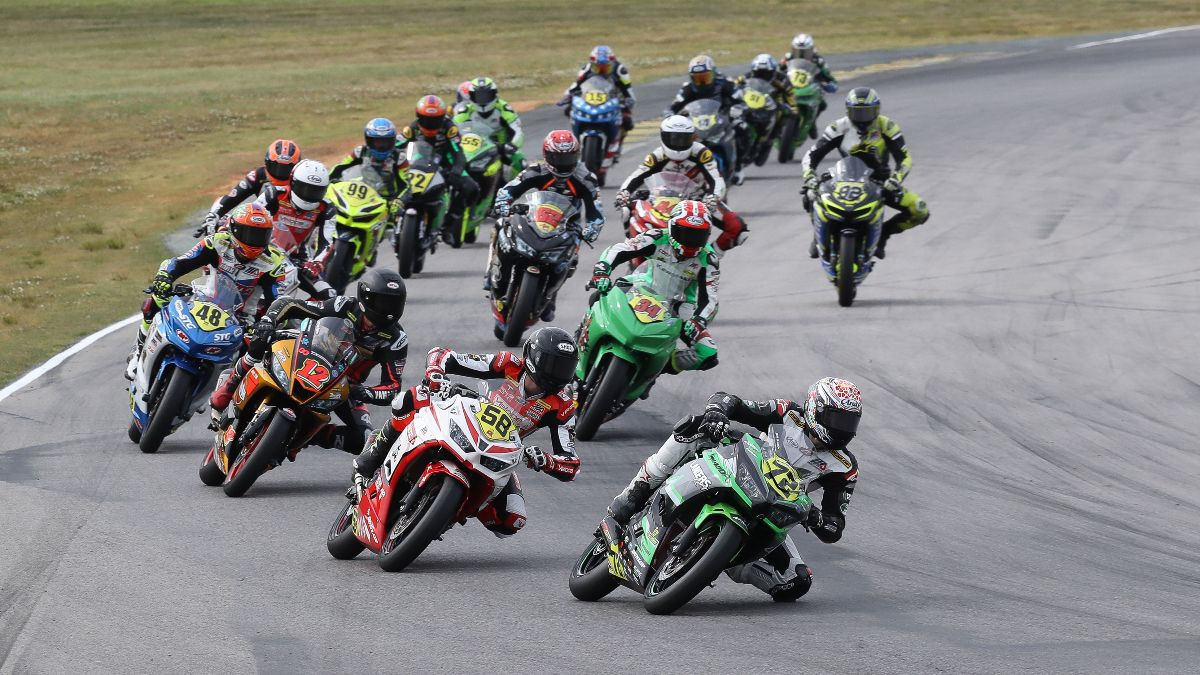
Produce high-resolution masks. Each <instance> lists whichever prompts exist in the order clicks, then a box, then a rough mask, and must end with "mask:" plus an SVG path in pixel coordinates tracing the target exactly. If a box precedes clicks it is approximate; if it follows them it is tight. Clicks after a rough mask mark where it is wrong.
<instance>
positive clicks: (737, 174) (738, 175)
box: [729, 167, 746, 185]
mask: <svg viewBox="0 0 1200 675" xmlns="http://www.w3.org/2000/svg"><path fill="white" fill-rule="evenodd" d="M729 182H730V183H731V184H733V185H741V184H743V183H745V182H746V177H745V176H744V175H743V174H742V169H741V167H738V168H736V169H734V170H733V175H732V176H730V177H729Z"/></svg>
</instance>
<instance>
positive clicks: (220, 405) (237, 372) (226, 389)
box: [208, 356, 257, 417]
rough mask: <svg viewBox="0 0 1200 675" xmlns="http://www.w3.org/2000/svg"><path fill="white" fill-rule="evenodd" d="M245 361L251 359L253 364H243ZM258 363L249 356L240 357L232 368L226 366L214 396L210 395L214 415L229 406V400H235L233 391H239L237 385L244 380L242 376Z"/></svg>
mask: <svg viewBox="0 0 1200 675" xmlns="http://www.w3.org/2000/svg"><path fill="white" fill-rule="evenodd" d="M244 361H251V364H247V365H245V366H243V365H242V363H243V362H244ZM254 363H257V361H255V360H254V359H251V358H250V357H249V356H246V357H243V358H241V359H239V360H238V361H237V362H236V363H234V364H233V367H232V368H226V369H225V370H224V372H222V373H221V376H220V377H219V378H217V386H216V388H214V389H213V393H212V396H209V397H208V407H210V408H212V413H213V416H214V417H215V416H217V415H219V414H220V413H221V411H222V410H224V409H225V408H227V407H229V402H230V401H231V400H233V392H235V391H237V387H238V385H239V384H241V382H242V378H243V377H245V376H246V373H248V372H250V367H251V366H252V365H253V364H254Z"/></svg>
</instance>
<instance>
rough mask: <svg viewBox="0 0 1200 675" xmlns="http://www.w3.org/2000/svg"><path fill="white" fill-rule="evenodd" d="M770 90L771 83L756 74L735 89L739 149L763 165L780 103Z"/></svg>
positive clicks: (768, 154)
mask: <svg viewBox="0 0 1200 675" xmlns="http://www.w3.org/2000/svg"><path fill="white" fill-rule="evenodd" d="M773 93H774V90H773V89H772V87H771V83H770V82H767V81H766V80H764V79H761V78H758V77H751V78H748V79H747V80H746V83H745V84H743V85H742V87H741V88H740V89H738V94H737V96H738V98H739V99H740V101H741V102H740V103H738V104H736V105H735V106H734V108H735V109H736V110H737V113H736V114H735V116H736V115H738V114H740V117H741V120H742V122H743V123H744V125H743V127H742V136H741V144H740V145H739V148H738V151H739V152H743V153H745V155H746V157H748V158H749V159H751V160H753V162H754V165H755V166H762V165H763V164H765V163H766V162H767V157H769V156H770V154H771V143H770V140H769V139H770V138H771V131H772V130H773V129H774V128H775V122H776V118H777V117H778V115H779V104H778V103H776V102H775V98H774V95H773Z"/></svg>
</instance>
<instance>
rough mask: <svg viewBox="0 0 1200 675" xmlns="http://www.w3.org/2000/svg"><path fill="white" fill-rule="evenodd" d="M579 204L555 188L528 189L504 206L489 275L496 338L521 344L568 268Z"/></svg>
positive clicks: (573, 255)
mask: <svg viewBox="0 0 1200 675" xmlns="http://www.w3.org/2000/svg"><path fill="white" fill-rule="evenodd" d="M579 216H580V213H579V208H578V207H577V206H576V204H575V202H574V200H572V199H570V198H569V197H566V196H564V195H561V194H559V193H557V192H550V191H539V192H527V193H525V194H523V195H521V197H520V198H519V199H517V200H516V201H515V202H513V204H512V206H510V207H509V215H508V217H507V218H505V219H504V221H503V222H502V224H501V227H500V231H499V232H498V233H497V234H496V251H497V255H496V258H495V260H493V262H492V267H491V269H490V271H489V274H491V282H492V283H491V301H492V315H493V317H494V318H495V321H496V324H495V334H496V337H497V338H499V339H501V340H503V341H504V344H505V346H508V347H516V346H517V345H519V344H520V343H521V336H522V335H523V334H524V333H525V330H526V329H528V328H529V327H531V326H533V325H534V324H535V323H537V320H538V317H539V316H541V314H542V310H544V309H545V308H546V305H547V304H548V303H549V302H550V300H551V299H552V298H554V296H555V294H556V293H558V289H559V288H561V287H562V285H563V282H565V281H566V280H567V277H568V276H570V273H571V272H572V269H573V268H572V266H573V264H574V263H575V260H576V258H577V257H578V254H579V241H580V238H581V236H582V234H581V233H580V228H579Z"/></svg>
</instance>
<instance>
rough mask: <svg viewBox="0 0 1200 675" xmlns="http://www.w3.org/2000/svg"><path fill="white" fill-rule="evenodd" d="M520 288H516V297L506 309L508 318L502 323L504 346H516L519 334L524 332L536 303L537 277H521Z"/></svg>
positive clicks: (518, 342) (519, 337) (519, 342)
mask: <svg viewBox="0 0 1200 675" xmlns="http://www.w3.org/2000/svg"><path fill="white" fill-rule="evenodd" d="M519 283H520V288H518V289H517V299H516V301H515V302H513V304H512V307H511V308H509V310H508V319H507V321H506V322H505V324H504V346H505V347H516V346H518V345H520V344H521V336H522V335H524V334H525V324H526V323H528V322H529V316H530V315H531V314H533V309H534V306H535V305H536V304H537V295H538V283H537V278H536V277H534V278H530V277H528V276H525V277H522V278H521V281H520V282H519Z"/></svg>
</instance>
